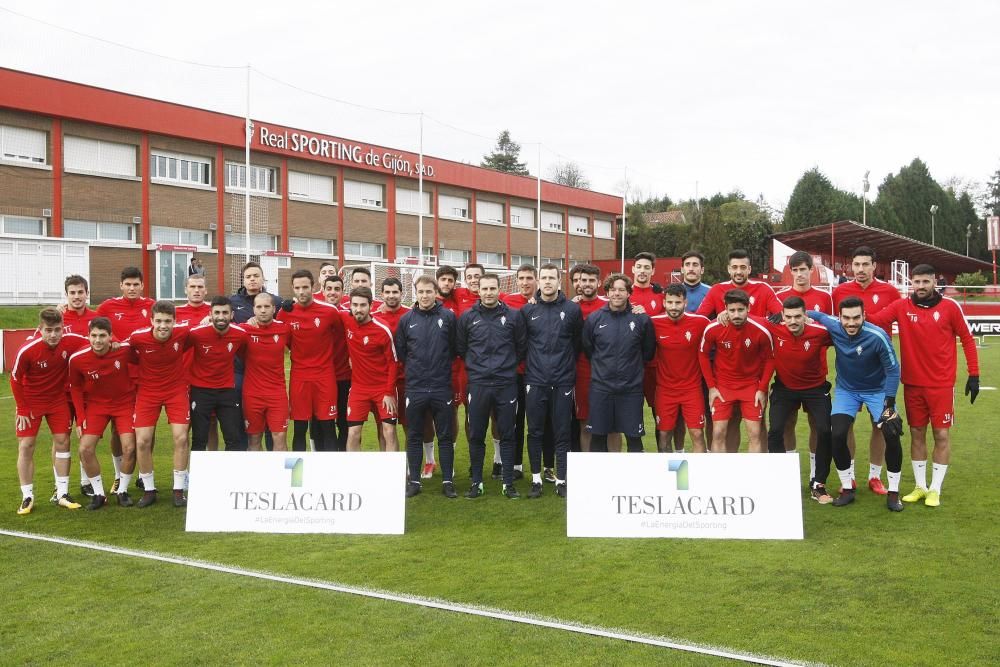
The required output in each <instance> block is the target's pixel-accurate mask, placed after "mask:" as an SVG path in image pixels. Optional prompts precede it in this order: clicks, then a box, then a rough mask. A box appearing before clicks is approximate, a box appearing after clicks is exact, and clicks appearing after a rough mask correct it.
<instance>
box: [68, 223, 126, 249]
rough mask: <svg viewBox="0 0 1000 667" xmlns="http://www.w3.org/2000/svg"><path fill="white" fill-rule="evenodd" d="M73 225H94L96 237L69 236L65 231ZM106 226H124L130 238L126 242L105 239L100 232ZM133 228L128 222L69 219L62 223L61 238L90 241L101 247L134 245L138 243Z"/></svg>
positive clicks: (123, 240)
mask: <svg viewBox="0 0 1000 667" xmlns="http://www.w3.org/2000/svg"><path fill="white" fill-rule="evenodd" d="M74 223H76V224H81V225H95V227H94V230H95V232H96V234H97V236H70V235H69V234H68V232H67V230H68V229H69V227H70V226H71V225H73V224H74ZM106 225H116V226H118V225H124V226H125V227H126V228H127V229H128V230H129V237H130V238H129V239H128V240H125V239H119V238H105V236H104V235H103V234H102V233H101V230H102V229H107V227H106ZM135 227H136V226H135V225H133V224H132V223H130V222H108V221H106V220H105V221H101V220H80V219H71V220H64V221H63V237H64V238H68V239H78V240H84V241H92V242H94V243H99V244H101V245H135V244H137V243H138V242H139V241H138V237H139V234H138V231H137V230H136V228H135Z"/></svg>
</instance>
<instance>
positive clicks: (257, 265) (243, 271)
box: [240, 262, 264, 278]
mask: <svg viewBox="0 0 1000 667" xmlns="http://www.w3.org/2000/svg"><path fill="white" fill-rule="evenodd" d="M247 269H259V270H260V275H262V276H263V275H264V267H262V266H261V265H260V263H259V262H247V263H246V264H244V265H243V268H242V269H240V278H243V277H245V276H246V275H247Z"/></svg>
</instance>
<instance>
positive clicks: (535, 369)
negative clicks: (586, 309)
mask: <svg viewBox="0 0 1000 667" xmlns="http://www.w3.org/2000/svg"><path fill="white" fill-rule="evenodd" d="M521 316H522V317H523V318H524V326H525V327H526V328H527V331H528V354H527V356H526V357H525V364H524V366H525V368H524V381H525V383H527V384H534V385H539V386H542V385H545V386H552V387H567V386H571V385H573V384H575V383H576V357H577V353H578V352H579V351H580V332H581V331H582V330H583V314H582V313H581V311H580V306H579V305H578V304H576V303H573V302H572V301H570V300H569V299H567V298H566V296H565V295H564V294H563V293H562V292H558V293H557V294H556V299H555V301H543V300H542V293H541V292H540V291H539V292H536V293H535V303H529V304H526V305H525V306H524V307H523V308H521Z"/></svg>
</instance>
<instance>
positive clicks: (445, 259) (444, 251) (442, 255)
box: [438, 248, 472, 267]
mask: <svg viewBox="0 0 1000 667" xmlns="http://www.w3.org/2000/svg"><path fill="white" fill-rule="evenodd" d="M454 252H458V253H462V254H461V255H460V257H461V261H456V260H455V259H453V258H452V257H453V256H452V255H451V253H454ZM471 256H472V251H471V250H456V249H451V248H441V249H440V250H438V265H440V266H444V265H446V264H447V265H449V266H454V267H462V266H465V265H466V264H468V263H469V258H470V257H471Z"/></svg>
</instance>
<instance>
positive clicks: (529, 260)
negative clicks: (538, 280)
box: [510, 253, 536, 269]
mask: <svg viewBox="0 0 1000 667" xmlns="http://www.w3.org/2000/svg"><path fill="white" fill-rule="evenodd" d="M515 258H516V259H517V262H515V261H514V259H515ZM522 264H531V265H532V266H536V264H535V256H534V255H515V254H514V253H511V255H510V268H512V269H516V268H517V267H519V266H521V265H522Z"/></svg>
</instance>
